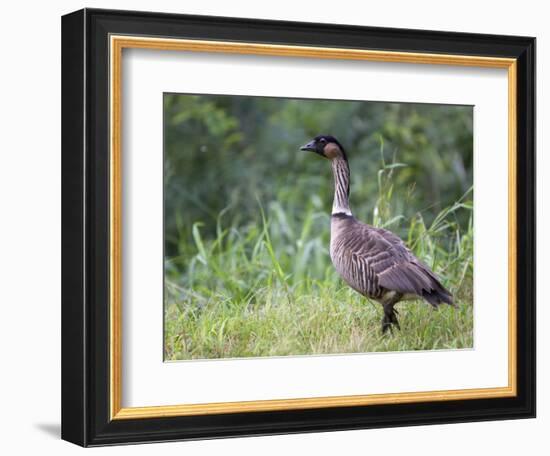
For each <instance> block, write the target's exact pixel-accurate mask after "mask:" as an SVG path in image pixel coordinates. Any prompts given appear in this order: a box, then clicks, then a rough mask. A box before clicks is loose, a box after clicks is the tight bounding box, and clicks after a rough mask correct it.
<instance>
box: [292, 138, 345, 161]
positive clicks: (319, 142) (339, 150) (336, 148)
mask: <svg viewBox="0 0 550 456" xmlns="http://www.w3.org/2000/svg"><path fill="white" fill-rule="evenodd" d="M300 150H307V151H310V152H315V153H316V154H319V155H321V157H325V158H328V159H329V160H332V159H334V158H343V159H344V160H346V161H347V157H346V152H345V151H344V148H343V147H342V145H341V144H340V143H339V142H338V140H337V139H336V138H335V137H334V136H331V135H319V136H316V137H315V138H313V139H312V140H311V141H310V142H308V143H307V144H305V145H303V146H302V147H300Z"/></svg>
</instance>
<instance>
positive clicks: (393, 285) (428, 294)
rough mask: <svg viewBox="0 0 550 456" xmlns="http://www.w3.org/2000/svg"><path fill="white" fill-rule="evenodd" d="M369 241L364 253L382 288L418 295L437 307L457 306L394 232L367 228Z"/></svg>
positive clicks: (366, 235) (364, 227)
mask: <svg viewBox="0 0 550 456" xmlns="http://www.w3.org/2000/svg"><path fill="white" fill-rule="evenodd" d="M362 231H363V233H364V235H365V238H366V239H367V242H366V243H365V247H364V251H365V254H366V255H367V256H368V258H369V259H368V262H369V266H370V267H371V268H373V270H374V271H375V274H376V276H377V277H378V285H379V286H380V287H383V288H386V289H388V290H392V291H397V292H399V293H402V294H404V295H407V294H415V295H418V296H421V297H423V298H424V299H426V300H427V301H428V302H429V303H430V304H432V305H433V306H437V305H439V304H441V303H442V302H446V303H447V304H451V305H452V303H453V301H452V296H451V294H450V293H449V291H447V290H446V289H445V288H444V287H443V285H441V283H440V282H439V280H438V278H437V277H436V276H435V274H434V273H433V272H432V271H431V270H430V268H428V266H426V265H425V264H424V263H422V262H421V261H420V260H418V258H416V257H415V256H414V255H413V253H412V252H411V251H410V250H409V249H408V248H407V247H406V246H405V244H404V243H403V241H402V240H401V239H400V238H399V237H398V236H396V235H395V234H393V233H391V232H390V231H387V230H384V229H381V228H373V227H369V226H368V225H363V227H362Z"/></svg>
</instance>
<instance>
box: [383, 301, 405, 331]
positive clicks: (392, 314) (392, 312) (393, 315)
mask: <svg viewBox="0 0 550 456" xmlns="http://www.w3.org/2000/svg"><path fill="white" fill-rule="evenodd" d="M397 315H398V312H397V309H394V308H393V306H391V307H385V308H384V318H382V334H386V333H387V332H388V330H390V332H393V328H394V327H395V328H397V329H399V330H401V326H399V320H397Z"/></svg>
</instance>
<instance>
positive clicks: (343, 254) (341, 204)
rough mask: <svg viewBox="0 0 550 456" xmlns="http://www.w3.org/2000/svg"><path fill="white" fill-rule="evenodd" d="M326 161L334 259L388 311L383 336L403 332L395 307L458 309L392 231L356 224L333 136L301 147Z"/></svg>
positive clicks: (343, 158)
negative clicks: (405, 303)
mask: <svg viewBox="0 0 550 456" xmlns="http://www.w3.org/2000/svg"><path fill="white" fill-rule="evenodd" d="M300 149H301V150H306V151H311V152H315V153H317V154H319V155H321V156H322V157H325V158H328V159H329V160H330V161H331V164H332V173H333V175H334V202H333V204H332V217H331V225H330V257H331V260H332V263H333V265H334V267H335V269H336V271H338V273H339V274H340V275H341V276H342V278H343V279H344V280H345V281H346V282H347V283H348V284H349V285H350V286H351V287H352V288H353V289H354V290H356V291H357V292H359V293H360V294H362V295H363V296H365V297H367V298H370V299H373V300H375V301H377V302H379V303H380V304H381V305H382V307H383V309H384V318H383V319H382V333H385V332H386V331H387V330H388V329H391V328H392V327H393V326H394V325H395V327H396V328H397V329H400V327H399V322H398V320H397V310H396V309H395V308H394V306H395V305H396V304H397V303H398V302H399V301H402V300H406V299H417V298H422V299H425V300H426V301H428V303H430V304H431V305H432V306H433V307H438V306H439V305H440V304H441V303H443V302H444V303H447V304H449V305H452V306H454V304H453V299H452V295H451V293H450V292H449V291H448V290H446V289H445V287H443V285H441V283H440V282H439V280H438V278H437V277H436V275H435V274H434V273H433V272H432V271H431V270H430V268H429V267H428V266H426V265H425V264H424V263H422V262H421V261H420V260H419V259H418V258H416V257H415V256H414V255H413V254H412V252H411V251H410V250H409V249H408V248H407V247H406V246H405V244H404V243H403V241H402V240H401V239H400V238H399V237H398V236H396V235H395V234H393V233H391V232H390V231H388V230H385V229H382V228H375V227H373V226H370V225H367V224H365V223H362V222H360V221H359V220H357V219H356V218H355V217H354V216H353V215H352V214H351V210H350V207H349V184H350V172H349V165H348V159H347V156H346V152H345V150H344V148H343V147H342V145H341V144H340V143H339V142H338V140H337V139H336V138H334V137H333V136H326V135H321V136H317V137H315V138H314V139H313V140H312V141H311V142H309V143H307V144H306V145H304V146H302V147H301V148H300Z"/></svg>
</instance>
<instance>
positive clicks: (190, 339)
mask: <svg viewBox="0 0 550 456" xmlns="http://www.w3.org/2000/svg"><path fill="white" fill-rule="evenodd" d="M381 155H382V160H381V167H380V170H379V172H378V174H377V178H378V194H377V195H374V196H375V198H376V203H375V205H374V209H373V211H372V213H357V214H355V215H356V217H357V218H358V219H360V220H363V221H365V222H369V223H371V224H373V225H376V226H381V227H384V228H387V229H390V230H392V231H394V232H396V233H397V234H398V235H400V236H401V238H402V239H403V240H405V242H406V243H407V245H408V246H409V247H410V248H411V249H412V250H413V252H414V253H415V254H416V255H417V256H418V257H419V258H421V259H422V260H423V261H424V262H425V263H427V264H428V265H429V266H430V267H432V269H433V270H434V271H435V272H436V273H437V274H438V275H439V277H440V278H441V279H442V282H443V283H444V284H445V286H446V287H447V288H449V289H450V290H451V292H452V293H453V294H454V296H455V301H456V303H457V304H458V309H453V308H451V307H448V306H444V307H443V306H442V307H441V308H440V309H439V310H437V311H434V310H432V309H431V308H430V306H428V305H427V304H426V303H423V302H421V301H413V302H406V303H402V304H398V309H399V312H400V313H399V318H400V323H401V331H395V332H394V333H393V334H390V335H385V336H383V335H382V334H381V332H380V321H381V318H382V311H381V307H380V306H379V305H378V304H376V303H374V302H370V301H369V300H367V299H365V298H364V297H362V296H360V295H359V294H357V293H356V292H354V291H353V290H351V289H350V288H349V287H348V286H347V285H346V284H345V283H344V282H343V281H342V280H341V279H340V278H339V277H338V275H337V273H336V272H335V270H334V268H333V266H332V264H331V261H330V257H329V252H328V244H329V227H330V218H329V214H328V210H327V208H328V207H329V204H327V202H321V201H320V199H319V198H318V197H317V196H316V195H314V194H313V195H308V194H298V195H297V194H292V193H291V192H290V193H289V192H285V193H278V194H277V198H275V199H273V200H272V201H269V202H265V201H260V200H258V201H257V205H258V209H257V214H258V216H257V217H255V218H253V219H251V220H243V218H242V216H241V214H239V212H238V211H233V210H232V207H231V205H229V206H228V207H226V208H225V209H223V210H222V211H221V212H220V213H219V214H217V215H216V218H215V235H214V236H209V237H205V236H204V235H203V232H204V231H205V228H206V227H205V225H204V224H203V223H202V222H196V223H194V224H193V225H192V227H191V233H189V232H188V228H187V225H185V224H183V223H178V227H179V228H178V229H180V230H181V231H180V232H179V234H178V238H177V242H178V255H177V256H173V257H170V258H166V260H165V337H166V341H165V342H166V343H165V358H166V359H167V360H183V359H197V358H222V357H223V358H227V357H248V356H281V355H305V354H329V353H353V352H373V351H394V350H426V349H445V348H464V347H471V346H472V344H473V309H472V275H473V265H472V258H473V226H472V203H471V199H472V189H470V190H468V191H467V192H466V193H465V194H464V195H463V196H462V198H460V199H459V200H458V201H456V202H455V203H454V204H452V205H450V206H449V207H446V208H444V209H442V210H441V211H440V212H439V213H438V214H437V215H436V216H435V218H433V220H431V221H430V222H429V223H427V222H426V220H425V218H424V216H423V212H422V211H419V212H417V213H415V214H414V215H413V216H411V217H408V218H407V217H405V216H404V215H403V214H402V212H400V207H401V206H400V205H402V204H403V202H404V201H406V200H407V195H408V196H410V194H411V193H413V192H414V189H410V188H409V189H399V191H396V188H395V179H394V177H395V174H396V173H399V172H400V171H401V170H403V169H406V164H403V163H397V162H396V161H395V160H393V161H392V162H391V163H386V162H385V160H384V154H383V150H382V154H381ZM352 172H353V170H352ZM352 181H353V177H352ZM352 185H353V184H352ZM281 192H284V190H282V191H281ZM358 193H359V194H360V192H358ZM396 193H399V197H395V195H396ZM372 196H373V195H371V197H372ZM353 199H354V188H353V186H352V208H353ZM296 200H299V203H297V202H296ZM304 200H306V202H305V203H304ZM264 205H265V206H264ZM464 214H467V217H464ZM458 215H460V217H458ZM459 218H460V219H461V220H464V219H465V218H466V220H469V222H468V223H467V226H461V224H460V223H459ZM180 222H181V221H180ZM209 231H211V230H209ZM190 236H191V239H192V242H189V239H190Z"/></svg>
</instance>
